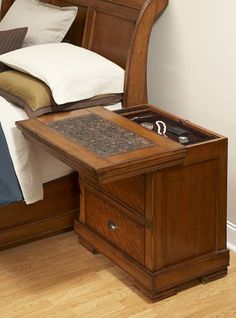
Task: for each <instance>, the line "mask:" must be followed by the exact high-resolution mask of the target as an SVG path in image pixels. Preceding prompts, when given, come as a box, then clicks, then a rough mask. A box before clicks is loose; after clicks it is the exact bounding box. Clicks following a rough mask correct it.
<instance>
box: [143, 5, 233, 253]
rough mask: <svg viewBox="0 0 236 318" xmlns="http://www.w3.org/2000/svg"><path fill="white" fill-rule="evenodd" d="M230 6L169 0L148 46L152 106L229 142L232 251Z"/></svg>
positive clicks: (231, 235) (230, 234)
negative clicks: (218, 134)
mask: <svg viewBox="0 0 236 318" xmlns="http://www.w3.org/2000/svg"><path fill="white" fill-rule="evenodd" d="M235 12H236V1H235V0H170V4H169V7H168V8H167V10H166V11H165V13H164V14H163V15H162V17H161V18H160V19H159V20H158V21H157V22H156V23H155V25H154V28H153V32H152V35H151V41H150V50H149V61H148V63H149V69H148V89H149V101H150V103H153V104H155V105H158V106H161V107H162V108H164V109H166V110H168V111H170V112H172V113H174V114H177V115H179V116H181V117H184V118H187V119H189V120H191V121H193V122H195V123H198V124H200V125H202V126H205V127H207V128H209V129H212V130H215V131H216V132H218V133H221V134H223V135H225V136H227V137H228V138H229V172H228V220H229V223H228V240H229V241H230V243H231V244H233V245H234V246H235V247H236V19H235Z"/></svg>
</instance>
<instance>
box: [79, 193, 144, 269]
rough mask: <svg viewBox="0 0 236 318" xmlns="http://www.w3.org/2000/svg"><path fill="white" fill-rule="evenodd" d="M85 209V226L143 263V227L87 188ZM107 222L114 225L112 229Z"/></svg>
mask: <svg viewBox="0 0 236 318" xmlns="http://www.w3.org/2000/svg"><path fill="white" fill-rule="evenodd" d="M95 207H96V208H95ZM85 209H86V212H85V215H86V217H85V224H86V225H87V226H89V227H91V228H92V229H93V230H94V231H95V232H97V233H98V234H100V235H102V236H103V237H104V238H106V239H107V240H108V241H109V242H111V243H112V244H113V245H115V246H116V247H117V248H118V249H120V250H122V251H124V252H125V253H127V254H128V255H130V256H131V257H133V258H134V259H135V260H137V261H138V262H139V263H141V264H144V227H143V226H142V225H139V224H137V223H136V222H134V221H133V220H132V219H129V218H127V217H125V216H122V214H120V212H119V210H117V209H116V208H115V207H113V206H112V205H110V204H109V203H107V202H106V201H104V200H102V199H100V198H99V196H98V195H95V194H93V193H92V192H89V191H88V190H87V191H86V192H85ZM109 222H110V224H111V225H112V226H114V227H115V229H114V230H113V229H112V228H111V226H109Z"/></svg>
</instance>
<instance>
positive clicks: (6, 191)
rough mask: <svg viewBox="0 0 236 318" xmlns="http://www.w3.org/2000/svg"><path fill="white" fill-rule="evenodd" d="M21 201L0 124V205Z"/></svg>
mask: <svg viewBox="0 0 236 318" xmlns="http://www.w3.org/2000/svg"><path fill="white" fill-rule="evenodd" d="M21 200H23V197H22V193H21V189H20V186H19V183H18V180H17V177H16V174H15V171H14V167H13V164H12V160H11V157H10V154H9V150H8V146H7V142H6V139H5V136H4V133H3V130H2V126H1V123H0V205H6V204H9V203H13V202H16V201H21Z"/></svg>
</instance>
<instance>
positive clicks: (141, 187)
mask: <svg viewBox="0 0 236 318" xmlns="http://www.w3.org/2000/svg"><path fill="white" fill-rule="evenodd" d="M144 182H145V180H144V176H143V175H139V176H136V177H132V178H126V179H122V180H118V181H116V182H111V183H107V184H104V185H101V189H102V190H103V191H105V192H106V193H107V194H108V195H111V196H112V197H113V198H115V199H117V200H118V201H121V202H122V203H123V204H125V205H127V206H129V207H131V208H133V209H135V210H136V211H137V212H139V213H140V214H144V202H145V201H144V194H145V184H144Z"/></svg>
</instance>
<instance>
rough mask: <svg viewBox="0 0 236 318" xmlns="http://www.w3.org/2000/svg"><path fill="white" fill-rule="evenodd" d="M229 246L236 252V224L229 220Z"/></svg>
mask: <svg viewBox="0 0 236 318" xmlns="http://www.w3.org/2000/svg"><path fill="white" fill-rule="evenodd" d="M227 233H228V234H227V241H228V243H227V246H228V248H229V249H230V250H232V251H234V252H236V224H234V223H232V222H230V221H228V222H227Z"/></svg>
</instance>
